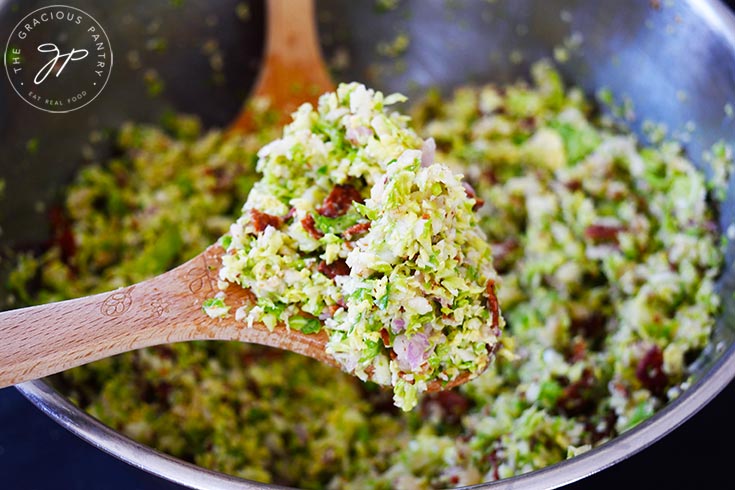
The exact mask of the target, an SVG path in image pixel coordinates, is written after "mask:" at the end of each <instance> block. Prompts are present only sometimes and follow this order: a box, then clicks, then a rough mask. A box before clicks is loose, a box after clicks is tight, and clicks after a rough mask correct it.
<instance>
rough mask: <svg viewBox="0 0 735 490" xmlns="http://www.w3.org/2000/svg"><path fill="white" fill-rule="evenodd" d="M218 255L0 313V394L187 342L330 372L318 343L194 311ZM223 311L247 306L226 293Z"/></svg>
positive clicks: (207, 292)
mask: <svg viewBox="0 0 735 490" xmlns="http://www.w3.org/2000/svg"><path fill="white" fill-rule="evenodd" d="M222 253H223V251H222V249H221V248H220V247H219V246H216V245H215V246H211V247H209V248H207V249H206V250H205V251H204V252H203V253H201V254H200V255H198V256H196V257H195V258H194V259H192V260H190V261H189V262H186V263H185V264H183V265H181V266H179V267H177V268H175V269H173V270H171V271H169V272H166V273H165V274H162V275H160V276H156V277H154V278H152V279H149V280H147V281H143V282H141V283H138V284H134V285H132V286H128V287H125V288H122V289H118V290H116V291H111V292H107V293H102V294H96V295H94V296H87V297H83V298H77V299H72V300H68V301H61V302H58V303H50V304H46V305H40V306H33V307H30V308H21V309H17V310H11V311H6V312H2V313H0V387H4V386H8V385H11V384H16V383H20V382H23V381H28V380H31V379H36V378H40V377H43V376H48V375H51V374H55V373H58V372H60V371H63V370H66V369H70V368H72V367H76V366H80V365H82V364H86V363H88V362H92V361H95V360H98V359H102V358H105V357H110V356H113V355H115V354H119V353H121V352H126V351H130V350H135V349H140V348H143V347H148V346H152V345H158V344H164V343H172V342H180V341H187V340H207V339H220V340H240V341H243V342H251V343H259V344H264V345H270V346H273V347H279V348H283V349H288V350H292V351H294V352H298V353H301V354H304V355H308V356H311V357H315V358H317V359H319V360H321V361H323V362H328V363H330V364H334V360H332V359H331V358H330V357H329V356H327V355H326V354H325V352H324V343H325V342H326V335H325V334H324V332H320V333H319V334H310V335H305V334H302V333H300V332H298V331H294V330H289V329H286V328H284V327H280V326H279V327H276V329H274V330H273V331H269V330H268V329H267V328H266V327H265V326H263V325H259V324H258V325H254V326H253V327H248V326H247V325H246V324H245V323H243V322H236V321H235V320H234V319H233V318H226V319H212V318H209V317H208V316H207V315H205V314H204V313H203V311H202V303H203V301H204V300H206V299H207V298H211V297H212V296H214V295H215V294H216V293H217V285H216V277H217V269H218V266H219V263H220V257H221V254H222ZM229 289H230V290H228V296H227V297H228V303H229V304H242V305H247V304H248V301H249V299H248V295H247V292H246V291H245V290H244V289H242V288H236V287H230V288H229Z"/></svg>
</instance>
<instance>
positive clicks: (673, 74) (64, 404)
mask: <svg viewBox="0 0 735 490" xmlns="http://www.w3.org/2000/svg"><path fill="white" fill-rule="evenodd" d="M318 5H319V7H320V11H319V20H320V29H321V36H322V42H323V47H324V52H325V55H326V57H327V59H328V60H330V61H337V62H338V64H339V65H340V68H339V69H338V70H336V71H335V76H336V78H338V79H358V80H364V81H366V82H369V83H371V84H372V85H374V86H376V87H378V88H381V89H385V90H400V91H403V92H406V93H409V94H415V95H419V94H421V92H422V91H423V90H425V89H426V87H429V86H434V85H437V86H439V87H441V88H443V89H444V90H449V89H450V88H451V87H452V86H455V85H457V84H460V83H467V81H478V82H482V81H491V80H492V81H498V82H504V81H510V80H513V79H516V78H518V77H520V76H524V75H525V74H526V72H527V69H528V66H529V64H530V63H531V62H533V61H535V60H537V59H539V58H541V57H549V56H552V55H553V48H554V47H555V46H558V45H561V44H565V43H566V44H567V45H568V46H571V49H570V50H569V54H570V56H569V60H568V61H567V62H566V63H564V64H562V65H561V71H562V73H563V75H564V77H565V78H566V80H567V81H568V82H571V83H574V84H577V85H579V86H580V87H582V88H583V89H584V90H585V91H586V92H588V93H589V94H593V93H594V92H595V91H596V90H598V89H600V88H602V87H608V88H610V89H611V90H612V92H613V93H614V94H616V96H618V97H621V98H622V97H628V98H630V100H631V101H632V102H633V104H634V106H635V111H636V113H637V116H638V117H637V119H636V121H635V122H633V123H632V127H633V129H634V130H637V131H639V130H640V129H641V125H642V122H643V121H644V119H651V120H654V121H659V122H665V123H666V124H667V125H668V127H669V128H670V129H671V130H680V131H682V130H683V129H684V128H685V127H687V126H688V127H690V128H691V124H689V123H690V121H691V122H692V123H693V124H694V126H695V128H696V129H695V130H694V131H693V132H692V134H691V135H690V140H689V142H688V143H687V144H686V148H687V150H688V152H689V154H690V156H691V157H692V159H693V160H694V161H695V162H696V163H697V164H698V165H699V166H700V167H701V168H703V169H704V170H705V171H706V165H705V163H704V161H703V159H702V158H701V154H702V151H703V150H705V149H706V148H708V147H709V146H710V145H711V144H712V143H713V142H715V141H717V140H719V139H725V140H726V141H728V142H730V143H731V144H735V120H733V118H732V117H730V116H728V115H727V114H726V112H725V110H724V106H725V104H727V103H730V104H735V18H734V17H733V15H732V14H731V13H730V12H729V11H728V10H727V9H726V8H725V7H724V6H723V5H722V4H721V3H719V2H718V1H716V0H690V1H671V2H667V1H661V2H660V5H659V2H650V3H649V2H645V1H640V0H620V1H616V2H592V1H588V0H576V1H575V0H568V1H561V0H507V1H502V0H498V1H495V2H479V1H477V2H475V1H453V2H445V1H439V0H436V1H425V0H413V1H412V0H406V1H404V2H400V3H399V6H398V8H397V9H396V10H390V11H387V12H381V11H378V10H376V8H375V3H374V2H368V1H360V2H346V1H344V2H343V1H339V0H320V1H319V2H318ZM656 5H659V6H658V7H656ZM400 33H406V34H408V35H409V38H410V44H409V46H408V49H407V50H406V52H405V53H404V54H403V55H401V56H399V57H386V56H384V55H383V54H381V53H380V52H379V50H378V49H376V45H377V44H378V43H381V42H390V41H391V40H392V39H395V37H396V35H398V34H400ZM579 41H581V43H578V42H579ZM113 42H114V40H113ZM577 44H578V45H577ZM345 61H346V63H345ZM113 76H114V75H113ZM722 210H723V212H722V215H721V220H720V226H721V227H722V228H723V229H724V228H725V227H726V226H727V225H729V224H730V223H732V222H733V220H734V219H735V180H731V182H730V187H729V194H728V197H727V200H726V202H725V203H724V204H723V206H722ZM733 259H735V244H733V243H731V244H730V246H729V249H728V251H727V265H726V269H725V273H724V275H723V277H722V280H721V281H720V284H719V287H720V291H721V292H722V296H723V300H724V311H723V315H722V317H721V318H720V320H719V322H718V325H717V330H716V333H715V335H714V337H713V341H712V344H711V346H710V348H709V349H708V350H707V351H705V352H704V353H703V355H702V357H701V358H700V360H699V361H698V364H697V366H698V368H697V369H698V370H697V371H696V373H695V378H696V381H695V383H694V384H693V386H692V387H691V388H690V389H689V390H688V391H687V392H685V394H684V395H683V396H681V397H680V398H679V399H677V400H676V401H674V402H672V403H671V404H669V405H668V406H667V407H665V408H664V409H663V410H662V411H660V412H659V413H657V414H656V415H655V416H654V417H652V418H651V419H649V420H647V421H646V422H644V423H642V424H641V425H639V426H637V427H636V428H634V429H632V430H630V431H629V432H627V433H625V434H623V435H622V436H620V437H618V438H616V439H614V440H613V441H610V442H608V443H606V444H604V445H602V446H600V447H598V448H596V449H594V450H592V451H590V452H588V453H585V454H583V455H581V456H578V457H576V458H573V459H571V460H568V461H565V462H562V463H559V464H557V465H554V466H551V467H549V468H546V469H543V470H540V471H536V472H533V473H529V474H526V475H521V476H518V477H515V478H512V479H508V480H503V481H500V482H495V483H492V484H482V485H477V486H475V487H473V488H488V489H489V488H493V489H507V490H510V489H511V488H512V489H539V488H549V489H550V488H556V487H559V486H561V485H564V484H567V483H570V482H573V481H576V480H579V479H581V478H584V477H585V476H587V475H590V474H592V473H595V472H597V471H600V470H602V469H604V468H606V467H608V466H610V465H613V464H615V463H616V462H618V461H620V460H622V459H624V458H626V457H628V456H630V455H631V454H634V453H635V452H637V451H639V450H640V449H642V448H644V447H646V446H647V445H649V444H651V443H653V442H654V441H656V440H658V439H659V438H661V437H663V436H664V435H666V434H667V433H668V432H670V431H671V430H673V429H674V428H675V427H677V426H678V425H680V424H681V423H682V422H684V421H685V420H686V419H687V418H689V417H690V416H691V415H693V414H694V413H695V412H697V411H698V410H699V409H700V408H701V407H702V406H704V405H705V404H706V403H707V402H708V401H709V400H711V399H712V398H713V397H714V396H715V395H716V394H717V393H719V391H720V390H722V388H723V387H724V386H726V385H727V384H728V382H729V381H730V380H731V379H733V377H735V300H733V294H732V293H733V290H735V270H733V267H732V265H733ZM18 389H19V390H20V391H21V392H22V393H23V394H24V395H25V396H26V397H28V398H29V399H30V400H31V401H32V402H33V403H34V404H36V405H37V406H38V407H39V408H41V409H42V410H43V411H44V412H45V413H46V414H48V415H49V416H50V417H52V418H54V419H55V420H56V421H58V422H59V423H60V424H61V425H63V426H64V427H66V428H67V429H69V430H71V431H72V432H74V433H75V434H77V435H79V436H80V437H82V438H84V439H86V440H87V441H89V442H90V443H92V444H94V445H95V446H97V447H98V448H100V449H102V450H104V451H107V452H109V453H110V454H113V455H115V456H117V457H119V458H121V459H123V460H125V461H127V462H129V463H130V464H132V465H134V466H136V467H138V468H141V469H144V470H146V471H149V472H151V473H155V474H157V475H160V476H162V477H164V478H167V479H169V480H172V481H175V482H178V483H181V484H183V485H186V486H189V487H191V488H196V489H208V490H210V489H211V490H216V489H227V490H229V489H235V488H241V489H255V488H279V487H274V486H267V485H262V484H257V483H252V482H246V481H244V480H240V479H237V478H234V477H230V476H227V475H223V474H219V473H214V472H210V471H206V470H204V469H201V468H198V467H196V466H193V465H190V464H187V463H184V462H181V461H178V460H176V459H175V458H171V457H169V456H166V455H162V454H160V453H158V452H155V451H153V450H151V449H150V448H147V447H145V446H141V445H139V444H137V443H135V442H133V441H131V440H130V439H128V438H126V437H124V436H122V435H120V434H119V433H117V432H115V431H113V430H111V429H109V428H107V427H105V426H104V425H102V424H101V423H99V422H98V421H96V420H94V419H92V418H91V417H89V416H88V415H86V414H84V413H82V412H81V411H79V410H78V409H76V408H75V407H74V406H73V405H72V404H71V403H70V402H69V401H68V400H66V399H65V398H64V397H63V396H61V395H60V394H59V393H57V392H56V391H54V390H53V389H52V388H50V387H49V385H48V384H46V383H45V382H44V381H36V382H31V383H26V384H23V385H20V386H18Z"/></svg>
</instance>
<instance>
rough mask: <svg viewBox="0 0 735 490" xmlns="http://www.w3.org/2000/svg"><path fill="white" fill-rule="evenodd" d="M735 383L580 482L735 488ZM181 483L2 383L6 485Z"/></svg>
mask: <svg viewBox="0 0 735 490" xmlns="http://www.w3.org/2000/svg"><path fill="white" fill-rule="evenodd" d="M726 3H728V4H729V5H730V6H731V7H733V6H735V0H728V1H727V2H726ZM733 414H735V383H733V384H731V385H730V386H729V387H728V388H726V389H725V390H724V391H723V392H722V393H721V394H720V395H719V396H718V397H717V398H716V399H715V400H714V401H713V402H711V403H710V404H709V405H707V406H706V407H705V408H704V409H703V410H702V411H700V412H699V413H698V414H697V415H695V416H694V417H693V418H692V419H691V420H689V421H688V422H686V423H685V424H684V425H683V426H682V427H680V428H679V429H677V430H675V431H674V432H673V433H671V434H670V435H668V436H666V437H665V438H664V439H663V440H662V441H659V442H657V443H655V444H654V445H653V446H651V447H649V448H647V449H645V450H643V451H642V452H640V453H638V454H637V455H635V456H633V457H631V458H629V459H627V460H625V461H623V462H621V463H619V464H617V465H615V466H613V467H612V468H609V469H607V470H605V471H602V472H601V473H598V474H597V475H594V476H592V477H589V478H587V479H585V480H583V481H581V482H579V483H576V484H574V485H570V486H568V487H565V488H566V489H567V490H581V489H588V488H592V489H603V490H604V489H620V488H626V487H627V488H631V489H639V488H640V489H647V488H664V489H684V488H686V489H688V488H701V489H719V488H733V487H734V486H735V485H734V484H733V483H732V482H731V479H732V476H731V474H732V471H731V469H732V467H733V465H735V451H733V450H732V448H733V442H734V441H735V422H733V420H732V419H731V418H730V417H731V416H733ZM56 488H61V489H68V490H86V489H90V490H98V489H105V490H118V489H119V490H123V489H124V490H175V489H182V488H184V487H181V486H179V485H175V484H173V483H169V482H167V481H164V480H161V479H159V478H157V477H154V476H151V475H149V474H147V473H145V472H143V471H140V470H137V469H135V468H133V467H131V466H129V465H127V464H125V463H123V462H120V461H118V460H117V459H115V458H113V457H111V456H108V455H106V454H104V453H102V452H101V451H99V450H97V449H95V448H93V447H92V446H91V445H89V444H87V443H86V442H84V441H82V440H80V439H78V438H76V437H75V436H73V435H72V434H70V433H69V432H67V431H66V430H64V429H63V428H61V427H60V426H58V425H57V424H56V423H54V422H52V421H51V420H50V419H49V418H47V417H46V416H45V415H43V414H42V413H41V412H40V411H39V410H37V409H36V408H35V407H34V406H32V405H31V404H30V403H29V402H27V401H26V400H25V399H24V398H23V397H22V396H21V395H20V394H19V393H18V392H17V391H16V390H15V389H14V388H6V389H2V390H0V489H8V490H47V489H56Z"/></svg>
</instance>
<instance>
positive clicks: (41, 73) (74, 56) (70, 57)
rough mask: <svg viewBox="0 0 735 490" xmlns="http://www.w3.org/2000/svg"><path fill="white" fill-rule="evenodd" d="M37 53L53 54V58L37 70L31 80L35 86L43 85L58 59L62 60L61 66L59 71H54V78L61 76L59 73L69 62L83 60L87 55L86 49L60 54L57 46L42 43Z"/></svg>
mask: <svg viewBox="0 0 735 490" xmlns="http://www.w3.org/2000/svg"><path fill="white" fill-rule="evenodd" d="M38 51H39V52H41V53H54V57H53V58H51V60H49V62H48V63H46V64H45V65H43V66H42V67H41V69H40V70H38V73H37V74H36V76H35V78H34V79H33V83H35V84H36V85H40V84H42V83H43V81H44V80H46V78H47V77H48V76H49V74H50V73H51V71H53V69H54V66H56V63H57V62H58V61H59V60H60V59H62V58H63V59H64V62H63V64H62V65H61V66H60V67H59V69H58V70H57V71H56V77H57V78H58V76H59V75H61V72H62V71H64V68H66V65H67V63H69V62H70V61H79V60H83V59H84V58H86V57H87V55H88V54H89V51H87V50H86V49H72V50H71V51H69V52H68V53H63V54H62V53H61V52H60V51H59V48H58V46H56V45H55V44H54V43H44V44H41V45H39V46H38Z"/></svg>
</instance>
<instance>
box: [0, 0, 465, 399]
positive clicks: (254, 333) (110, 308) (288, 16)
mask: <svg viewBox="0 0 735 490" xmlns="http://www.w3.org/2000/svg"><path fill="white" fill-rule="evenodd" d="M317 42H318V41H317V35H316V26H315V24H314V15H313V2H312V0H270V1H269V2H268V37H267V41H266V64H265V67H264V68H263V71H262V73H261V76H260V79H259V82H258V85H257V89H256V90H255V91H254V93H255V95H256V96H265V97H269V98H270V99H271V102H272V105H273V106H274V107H275V108H276V109H278V110H281V111H282V112H283V113H285V114H288V113H289V112H290V111H292V110H293V109H295V108H296V107H297V105H298V104H300V103H302V102H304V101H305V100H309V99H312V100H313V99H314V98H315V96H316V95H318V94H320V93H322V92H324V91H329V90H331V89H332V84H331V81H330V80H329V75H328V74H327V71H326V68H325V65H324V62H323V61H322V58H321V55H320V51H319V46H318V44H317ZM251 122H252V118H251V116H250V114H249V113H248V112H247V111H243V113H242V114H241V115H240V117H238V118H237V120H236V121H235V123H234V124H233V126H232V128H233V129H242V128H247V127H249V125H250V123H251ZM223 253H224V250H223V249H222V248H221V247H220V246H218V245H212V246H210V247H208V248H207V249H206V250H205V251H204V252H202V253H201V254H199V255H197V256H196V257H194V258H193V259H191V260H190V261H188V262H186V263H185V264H183V265H180V266H179V267H177V268H175V269H173V270H171V271H169V272H166V273H164V274H161V275H160V276H157V277H154V278H152V279H149V280H147V281H143V282H141V283H138V284H135V285H132V286H128V287H126V288H122V289H118V290H116V291H111V292H108V293H103V294H98V295H94V296H88V297H83V298H78V299H73V300H68V301H62V302H58V303H51V304H46V305H41V306H33V307H30V308H22V309H17V310H12V311H7V312H2V313H0V387H4V386H8V385H11V384H15V383H20V382H23V381H28V380H31V379H36V378H40V377H44V376H48V375H51V374H55V373H58V372H60V371H64V370H66V369H70V368H73V367H76V366H80V365H82V364H86V363H89V362H92V361H96V360H98V359H102V358H105V357H110V356H113V355H116V354H119V353H122V352H126V351H131V350H136V349H141V348H144V347H149V346H153V345H160V344H167V343H172V342H181V341H188V340H208V339H218V340H239V341H242V342H249V343H256V344H263V345H268V346H272V347H278V348H281V349H285V350H290V351H293V352H297V353H299V354H303V355H306V356H309V357H313V358H314V359H317V360H319V361H321V362H324V363H326V364H330V365H333V366H337V363H336V361H335V360H334V359H333V358H332V357H331V356H330V355H328V354H327V353H326V352H325V345H326V342H327V340H328V336H327V334H326V332H324V331H323V330H322V331H321V332H319V333H317V334H303V333H301V332H299V331H296V330H290V329H288V328H286V327H284V326H277V327H276V328H275V329H274V330H273V331H269V330H268V329H267V328H266V327H265V326H264V325H262V324H256V325H254V326H253V327H248V326H247V325H245V323H244V322H237V321H235V320H234V319H224V320H221V319H212V318H209V317H208V316H207V315H205V314H204V313H203V312H202V303H203V302H204V300H206V299H207V298H211V297H213V296H214V295H215V294H216V293H217V292H218V289H217V271H218V270H219V266H220V263H221V257H222V254H223ZM227 299H228V302H230V303H231V304H241V303H242V304H247V303H248V302H251V303H252V298H251V296H250V293H249V292H248V291H246V290H244V289H242V288H239V287H237V286H231V287H230V288H229V289H228V291H227ZM466 380H467V376H460V377H458V378H456V379H455V380H453V381H452V382H450V383H448V384H446V385H444V384H442V383H441V382H438V381H437V382H434V383H432V384H431V385H430V387H429V391H439V390H441V389H447V388H451V387H453V386H456V385H458V384H461V383H463V382H464V381H466Z"/></svg>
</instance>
